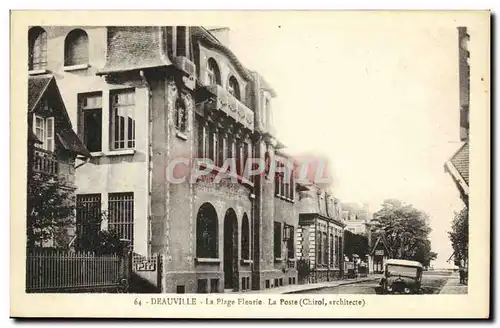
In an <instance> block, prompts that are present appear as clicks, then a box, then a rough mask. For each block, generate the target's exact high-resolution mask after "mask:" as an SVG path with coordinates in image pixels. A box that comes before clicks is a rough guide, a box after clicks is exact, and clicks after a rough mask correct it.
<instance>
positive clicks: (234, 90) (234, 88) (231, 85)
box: [227, 76, 241, 100]
mask: <svg viewBox="0 0 500 328" xmlns="http://www.w3.org/2000/svg"><path fill="white" fill-rule="evenodd" d="M227 91H228V92H229V93H230V94H231V95H232V96H233V97H234V98H236V99H238V100H241V94H240V86H239V85H238V81H237V80H236V78H235V77H234V76H231V77H230V78H229V82H228V84H227Z"/></svg>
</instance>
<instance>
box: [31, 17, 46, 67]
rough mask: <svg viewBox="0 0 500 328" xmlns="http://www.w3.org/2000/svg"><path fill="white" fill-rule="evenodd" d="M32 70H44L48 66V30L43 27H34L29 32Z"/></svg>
mask: <svg viewBox="0 0 500 328" xmlns="http://www.w3.org/2000/svg"><path fill="white" fill-rule="evenodd" d="M28 42H29V43H28V45H29V65H28V69H29V70H30V71H34V70H42V69H45V67H46V66H47V32H45V30H44V29H43V28H41V27H33V28H32V29H30V31H29V34H28Z"/></svg>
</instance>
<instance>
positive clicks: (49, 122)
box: [45, 117, 54, 151]
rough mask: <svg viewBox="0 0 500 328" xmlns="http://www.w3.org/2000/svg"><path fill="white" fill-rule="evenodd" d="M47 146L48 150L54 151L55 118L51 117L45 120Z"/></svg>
mask: <svg viewBox="0 0 500 328" xmlns="http://www.w3.org/2000/svg"><path fill="white" fill-rule="evenodd" d="M45 124H46V127H45V131H46V147H47V150H50V151H54V118H53V117H49V118H47V119H46V120H45Z"/></svg>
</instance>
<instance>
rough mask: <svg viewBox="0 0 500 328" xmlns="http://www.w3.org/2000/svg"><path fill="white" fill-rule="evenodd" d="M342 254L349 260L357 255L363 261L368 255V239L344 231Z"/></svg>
mask: <svg viewBox="0 0 500 328" xmlns="http://www.w3.org/2000/svg"><path fill="white" fill-rule="evenodd" d="M344 238H345V239H344V254H345V255H347V256H348V257H349V258H351V257H352V256H353V255H354V254H357V255H359V257H360V258H361V259H363V260H364V259H365V258H366V255H367V254H368V253H369V251H370V250H369V246H368V238H367V237H366V236H363V235H358V234H354V233H352V232H350V231H349V230H345V231H344Z"/></svg>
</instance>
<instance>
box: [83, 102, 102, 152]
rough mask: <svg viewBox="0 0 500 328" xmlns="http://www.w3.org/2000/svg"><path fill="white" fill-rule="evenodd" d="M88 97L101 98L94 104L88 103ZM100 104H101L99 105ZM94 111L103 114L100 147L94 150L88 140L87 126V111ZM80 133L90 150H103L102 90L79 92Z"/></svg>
mask: <svg viewBox="0 0 500 328" xmlns="http://www.w3.org/2000/svg"><path fill="white" fill-rule="evenodd" d="M88 99H99V102H100V103H99V102H97V100H96V103H95V104H94V105H93V106H92V105H90V106H89V105H88V103H84V102H88ZM98 105H100V106H98ZM94 111H100V115H101V126H100V131H99V139H100V140H99V141H100V142H99V149H98V150H92V149H91V147H89V145H88V141H87V137H86V136H87V134H86V131H87V128H86V126H85V112H94ZM78 119H79V123H78V129H79V131H78V135H79V137H80V138H81V140H82V141H83V143H84V145H85V146H86V147H87V149H89V151H90V152H101V151H103V132H102V127H103V125H104V118H103V94H102V92H89V93H80V94H78Z"/></svg>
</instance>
